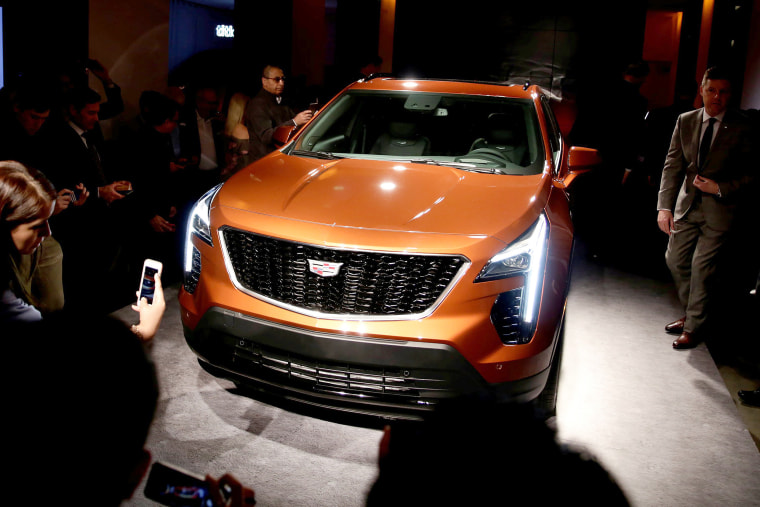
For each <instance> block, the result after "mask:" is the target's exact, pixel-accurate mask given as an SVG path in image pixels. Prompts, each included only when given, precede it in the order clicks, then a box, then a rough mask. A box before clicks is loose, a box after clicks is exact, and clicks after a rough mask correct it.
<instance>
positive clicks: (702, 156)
mask: <svg viewBox="0 0 760 507" xmlns="http://www.w3.org/2000/svg"><path fill="white" fill-rule="evenodd" d="M708 121H709V122H710V124H709V125H707V128H706V129H705V133H704V135H702V142H701V143H700V144H699V168H700V169H702V167H703V166H704V165H705V160H706V159H707V154H708V153H710V145H711V144H712V137H713V125H714V124H715V122H716V121H718V120H716V119H715V118H710V119H709V120H708Z"/></svg>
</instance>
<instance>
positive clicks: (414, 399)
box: [232, 340, 451, 405]
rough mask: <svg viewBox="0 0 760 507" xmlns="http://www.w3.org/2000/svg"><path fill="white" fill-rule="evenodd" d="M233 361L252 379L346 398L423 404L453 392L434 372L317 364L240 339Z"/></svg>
mask: <svg viewBox="0 0 760 507" xmlns="http://www.w3.org/2000/svg"><path fill="white" fill-rule="evenodd" d="M232 362H233V365H234V366H233V369H234V370H235V371H236V372H238V373H241V374H243V375H245V376H248V377H251V378H256V379H261V380H267V381H270V382H273V383H275V384H278V385H288V386H291V387H300V388H302V389H306V390H310V391H314V392H322V393H328V394H333V395H340V396H343V397H355V398H377V399H383V400H385V401H387V402H394V401H395V402H396V403H401V404H412V405H420V404H430V403H434V400H435V399H436V398H437V397H438V396H440V395H441V394H439V393H445V392H447V389H451V386H450V385H449V383H448V382H447V381H446V380H444V379H443V378H436V375H435V374H434V373H433V372H425V371H411V370H404V369H394V368H380V367H367V366H362V365H357V364H349V363H328V362H325V361H314V360H312V359H308V358H305V357H300V356H296V355H294V354H290V353H287V352H284V351H278V350H274V349H270V348H267V347H262V346H260V345H258V344H256V343H253V342H250V341H248V340H238V342H237V343H236V345H235V348H234V352H233V357H232ZM438 375H440V372H439V373H438Z"/></svg>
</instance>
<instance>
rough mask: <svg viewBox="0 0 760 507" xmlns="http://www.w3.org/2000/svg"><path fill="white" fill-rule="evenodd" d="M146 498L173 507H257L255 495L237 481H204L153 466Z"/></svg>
mask: <svg viewBox="0 0 760 507" xmlns="http://www.w3.org/2000/svg"><path fill="white" fill-rule="evenodd" d="M145 497H146V498H148V499H150V500H154V501H156V502H158V503H160V504H162V505H169V506H172V507H195V506H199V507H200V506H202V507H217V506H230V507H243V506H250V505H256V497H255V494H254V491H253V490H252V489H250V488H246V487H244V486H243V485H242V484H241V483H240V482H239V481H238V480H237V479H236V478H235V477H233V476H232V475H230V474H225V475H223V476H222V477H220V478H219V479H218V480H216V479H214V478H213V477H211V476H209V475H207V476H206V478H205V479H204V478H202V477H200V476H198V475H195V474H193V473H191V472H188V471H186V470H182V469H181V468H179V467H175V466H170V465H168V464H165V463H161V462H159V461H157V462H155V463H153V465H152V466H151V469H150V474H149V475H148V480H147V482H146V484H145Z"/></svg>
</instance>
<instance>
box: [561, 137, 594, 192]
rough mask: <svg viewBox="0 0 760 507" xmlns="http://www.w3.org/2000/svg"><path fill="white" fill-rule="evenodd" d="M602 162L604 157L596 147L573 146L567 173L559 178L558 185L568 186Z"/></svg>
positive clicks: (568, 155) (568, 158) (568, 157)
mask: <svg viewBox="0 0 760 507" xmlns="http://www.w3.org/2000/svg"><path fill="white" fill-rule="evenodd" d="M601 163H602V157H600V156H599V152H598V151H597V150H596V149H594V148H583V147H581V146H571V147H570V153H568V154H567V174H565V175H564V176H563V177H562V178H560V179H559V180H557V186H559V187H560V188H567V187H569V186H570V183H572V181H573V180H574V179H575V178H577V177H578V176H580V175H581V174H583V173H587V172H589V171H590V170H591V169H592V168H593V167H594V166H595V165H599V164H601Z"/></svg>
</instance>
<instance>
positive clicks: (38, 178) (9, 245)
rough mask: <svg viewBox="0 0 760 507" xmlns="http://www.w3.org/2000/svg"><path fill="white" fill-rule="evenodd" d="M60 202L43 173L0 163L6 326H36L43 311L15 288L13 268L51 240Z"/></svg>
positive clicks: (0, 275)
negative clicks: (14, 290) (21, 257)
mask: <svg viewBox="0 0 760 507" xmlns="http://www.w3.org/2000/svg"><path fill="white" fill-rule="evenodd" d="M56 198H57V195H56V192H55V188H53V185H52V184H51V183H50V182H49V181H48V180H47V179H46V178H45V177H44V176H43V175H42V174H41V173H39V172H37V171H34V170H31V169H27V168H26V167H24V166H23V165H22V164H20V163H18V162H12V161H8V162H0V224H2V225H1V227H2V232H0V235H1V236H2V239H0V243H2V246H0V248H2V251H0V255H1V256H2V260H1V261H0V262H2V265H1V267H0V283H2V285H1V286H0V291H2V293H1V295H0V319H2V322H3V323H10V322H34V321H37V320H41V319H42V315H41V314H40V312H39V310H37V309H36V308H35V307H34V306H32V305H30V304H29V303H28V302H27V301H24V300H23V299H21V297H20V295H18V294H15V293H14V292H13V290H12V289H11V287H12V286H13V283H12V282H13V280H14V277H15V273H14V271H13V268H12V266H13V265H14V262H15V261H16V260H18V259H19V258H20V256H21V255H31V254H32V253H34V251H35V250H37V248H38V247H39V246H40V244H42V242H43V241H44V239H45V238H46V237H48V236H50V226H49V225H48V219H49V218H50V215H52V213H53V208H54V205H55V200H56Z"/></svg>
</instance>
